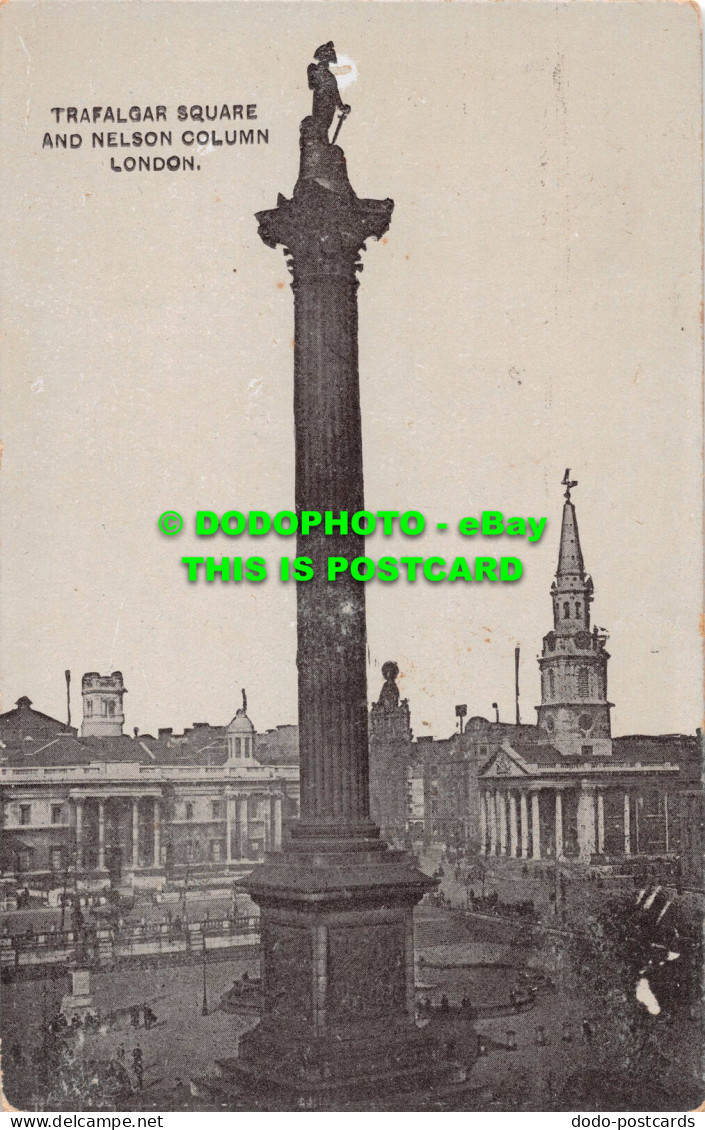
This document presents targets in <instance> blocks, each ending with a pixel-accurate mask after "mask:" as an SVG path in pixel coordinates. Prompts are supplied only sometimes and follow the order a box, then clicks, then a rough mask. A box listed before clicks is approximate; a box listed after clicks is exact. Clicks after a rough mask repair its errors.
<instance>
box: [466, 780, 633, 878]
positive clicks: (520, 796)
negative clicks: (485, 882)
mask: <svg viewBox="0 0 705 1130" xmlns="http://www.w3.org/2000/svg"><path fill="white" fill-rule="evenodd" d="M569 792H570V794H571V795H572V798H573V800H575V798H576V794H577V804H571V813H570V817H569V819H570V821H571V824H570V827H568V825H567V824H566V819H567V814H566V804H565V801H564V798H565V797H566V795H567V794H568V793H569ZM541 793H543V794H544V795H546V794H549V795H550V797H551V808H550V813H549V817H548V821H547V819H546V812H545V805H544V806H543V808H544V822H543V828H542V820H541V808H542V806H541V802H540V800H539V796H540V794H541ZM631 804H632V798H631V796H630V793H629V792H626V791H625V792H623V841H622V843H623V854H624V855H630V854H631V852H632V843H631V825H632V819H631ZM547 823H548V831H549V832H550V834H549V835H544V832H545V831H546V830H547ZM566 832H569V833H570V836H569V838H570V842H571V845H573V844H574V843H575V844H576V846H577V855H578V857H579V858H580V859H586V860H589V859H590V858H591V856H593V855H602V854H603V853H604V851H605V795H604V789H602V788H600V787H599V786H591V785H584V784H583V785H581V786H580V787H579V788H576V787H573V788H572V789H569V787H568V786H564V787H560V786H557V785H551V786H543V787H542V786H526V785H525V786H523V787H521V786H519V787H515V786H511V785H506V786H501V787H492V788H484V789H482V790H481V791H480V852H481V854H483V855H499V856H509V857H510V858H514V859H542V858H545V857H546V855H548V854H549V852H550V854H551V855H552V856H557V857H558V858H559V859H560V858H563V857H564V856H565V854H566V839H567V838H568V836H567V835H566ZM571 854H573V855H575V854H576V852H575V851H574V850H572V851H571Z"/></svg>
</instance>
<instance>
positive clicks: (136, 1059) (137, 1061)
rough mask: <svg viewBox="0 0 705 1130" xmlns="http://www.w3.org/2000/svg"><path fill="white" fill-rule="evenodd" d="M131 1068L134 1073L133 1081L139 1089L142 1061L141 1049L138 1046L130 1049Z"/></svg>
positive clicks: (142, 1071) (141, 1076)
mask: <svg viewBox="0 0 705 1130" xmlns="http://www.w3.org/2000/svg"><path fill="white" fill-rule="evenodd" d="M132 1070H133V1071H134V1073H135V1083H136V1085H137V1089H138V1090H139V1091H141V1090H142V1082H143V1078H144V1074H143V1073H144V1065H143V1063H142V1049H141V1048H140V1047H139V1046H138V1047H136V1048H133V1051H132Z"/></svg>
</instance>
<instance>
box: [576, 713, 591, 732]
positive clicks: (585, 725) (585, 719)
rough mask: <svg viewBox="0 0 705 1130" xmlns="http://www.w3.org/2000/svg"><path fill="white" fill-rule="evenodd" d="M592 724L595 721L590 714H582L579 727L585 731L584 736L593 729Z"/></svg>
mask: <svg viewBox="0 0 705 1130" xmlns="http://www.w3.org/2000/svg"><path fill="white" fill-rule="evenodd" d="M592 723H593V719H592V718H591V717H590V715H589V714H581V715H580V717H579V718H578V725H579V726H580V729H581V730H582V731H583V733H584V734H586V733H587V732H588V730H591V729H592Z"/></svg>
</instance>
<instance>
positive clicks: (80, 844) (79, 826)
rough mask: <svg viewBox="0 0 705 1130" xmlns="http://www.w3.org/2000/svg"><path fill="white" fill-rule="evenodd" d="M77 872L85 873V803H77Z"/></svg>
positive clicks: (80, 801) (79, 801)
mask: <svg viewBox="0 0 705 1130" xmlns="http://www.w3.org/2000/svg"><path fill="white" fill-rule="evenodd" d="M76 871H83V801H82V800H80V799H78V800H77V801H76Z"/></svg>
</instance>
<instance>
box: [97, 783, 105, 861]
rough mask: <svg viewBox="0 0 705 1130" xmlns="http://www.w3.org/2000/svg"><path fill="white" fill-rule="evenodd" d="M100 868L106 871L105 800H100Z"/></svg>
mask: <svg viewBox="0 0 705 1130" xmlns="http://www.w3.org/2000/svg"><path fill="white" fill-rule="evenodd" d="M98 870H99V871H105V801H104V800H102V799H101V800H99V801H98Z"/></svg>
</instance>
